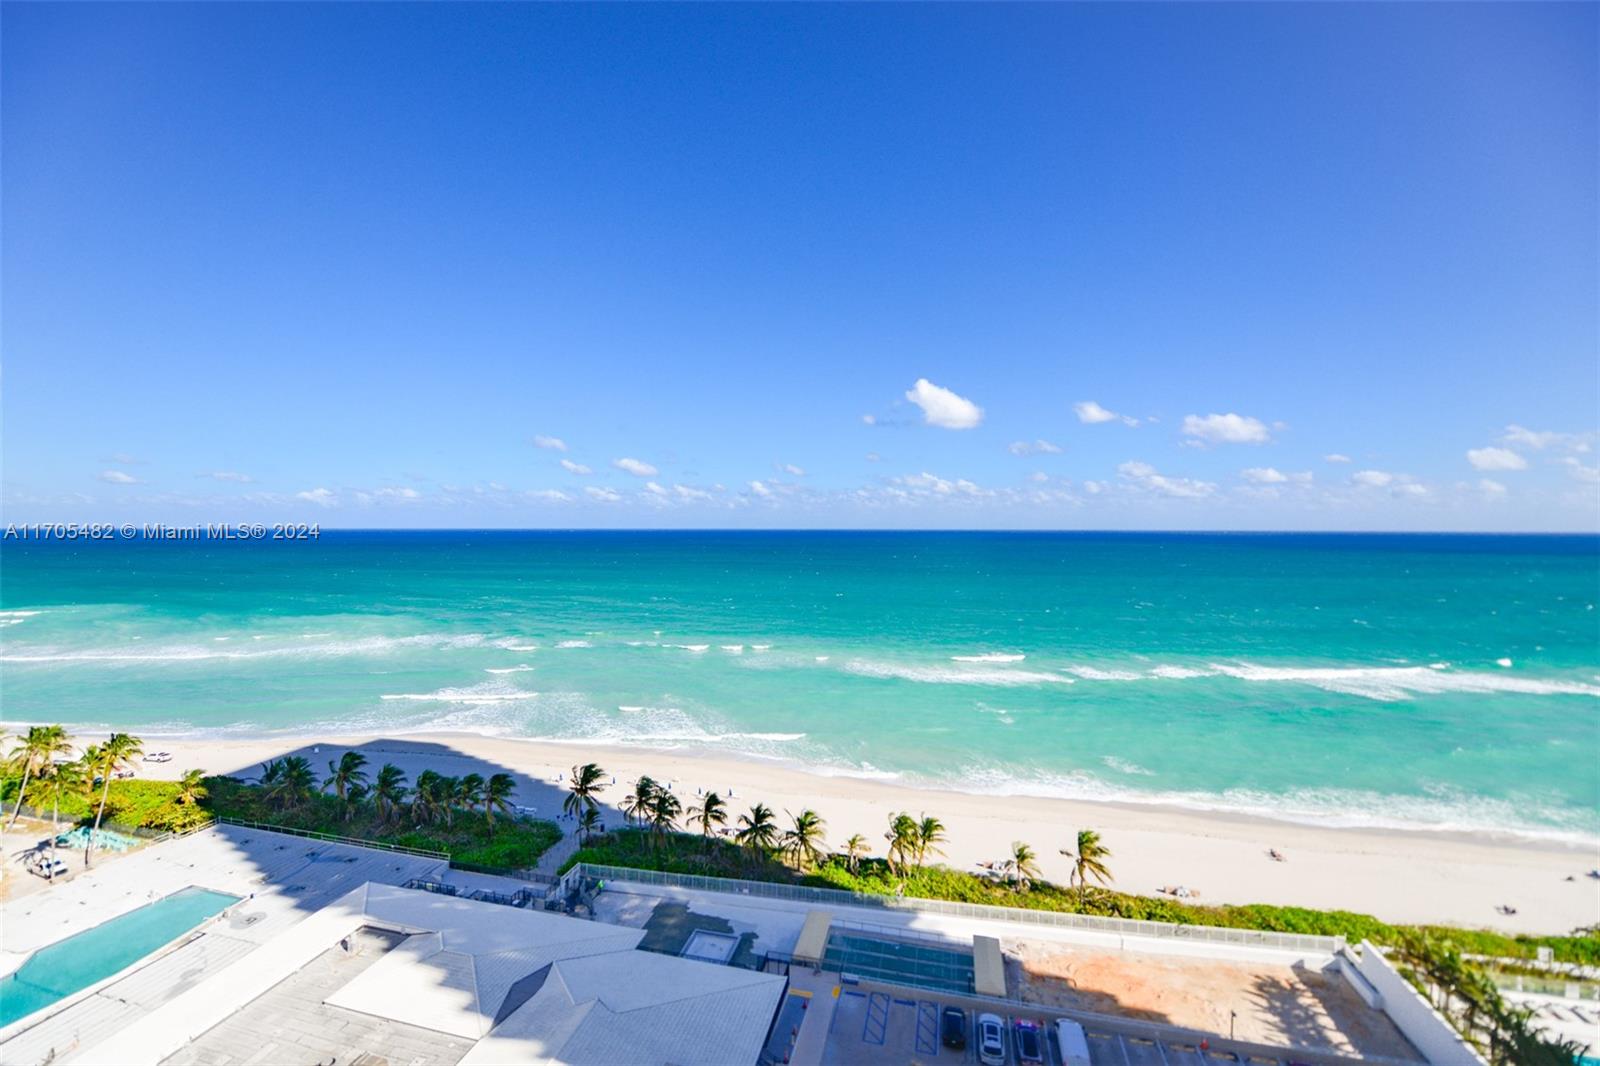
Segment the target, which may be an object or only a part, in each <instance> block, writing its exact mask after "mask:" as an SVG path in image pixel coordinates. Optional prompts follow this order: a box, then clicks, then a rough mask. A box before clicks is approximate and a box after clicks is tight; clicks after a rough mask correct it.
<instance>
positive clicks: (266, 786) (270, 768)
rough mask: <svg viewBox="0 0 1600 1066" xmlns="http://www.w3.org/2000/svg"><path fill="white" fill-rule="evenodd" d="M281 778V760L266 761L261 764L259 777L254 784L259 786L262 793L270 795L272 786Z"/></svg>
mask: <svg viewBox="0 0 1600 1066" xmlns="http://www.w3.org/2000/svg"><path fill="white" fill-rule="evenodd" d="M282 776H283V760H282V759H268V760H267V761H266V762H264V763H262V764H261V777H260V779H258V780H257V781H256V784H258V785H260V786H261V788H262V790H263V791H264V792H269V793H270V792H271V791H272V786H273V785H276V784H277V783H278V779H279V778H280V777H282Z"/></svg>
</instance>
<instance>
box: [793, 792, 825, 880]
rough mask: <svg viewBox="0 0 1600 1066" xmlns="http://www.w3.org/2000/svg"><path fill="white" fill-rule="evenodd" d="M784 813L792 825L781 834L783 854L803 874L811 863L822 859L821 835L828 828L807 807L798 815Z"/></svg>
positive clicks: (818, 815) (820, 817) (817, 815)
mask: <svg viewBox="0 0 1600 1066" xmlns="http://www.w3.org/2000/svg"><path fill="white" fill-rule="evenodd" d="M784 813H785V814H788V815H789V819H790V821H792V822H793V823H794V825H793V826H792V827H791V828H790V829H789V830H788V831H787V832H786V833H784V834H783V850H784V854H786V855H788V856H789V858H790V860H791V861H793V862H794V864H795V867H796V868H797V869H799V871H800V872H801V873H805V872H806V869H807V868H808V867H810V865H811V864H812V863H813V862H816V861H817V860H818V859H820V858H822V834H823V831H824V830H826V829H827V828H828V823H827V822H825V821H823V820H822V816H821V815H820V814H818V813H817V812H816V811H814V810H811V809H810V808H809V807H808V808H806V809H805V810H803V811H801V812H800V813H799V814H790V813H789V812H788V811H785V812H784Z"/></svg>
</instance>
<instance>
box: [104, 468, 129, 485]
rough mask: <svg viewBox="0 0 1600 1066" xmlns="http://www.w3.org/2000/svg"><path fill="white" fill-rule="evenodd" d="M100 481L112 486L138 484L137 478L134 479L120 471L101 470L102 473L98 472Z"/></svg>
mask: <svg viewBox="0 0 1600 1066" xmlns="http://www.w3.org/2000/svg"><path fill="white" fill-rule="evenodd" d="M100 480H101V481H105V482H109V483H110V484H112V485H137V484H139V479H138V478H136V477H134V476H133V475H131V474H124V473H123V472H122V471H120V470H102V471H100Z"/></svg>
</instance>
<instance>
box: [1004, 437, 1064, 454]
mask: <svg viewBox="0 0 1600 1066" xmlns="http://www.w3.org/2000/svg"><path fill="white" fill-rule="evenodd" d="M1006 451H1008V452H1010V453H1011V454H1012V455H1060V454H1061V446H1060V445H1058V444H1051V443H1050V442H1049V441H1047V440H1036V441H1034V442H1033V443H1031V444H1030V443H1028V442H1027V441H1025V440H1015V441H1012V442H1011V443H1010V445H1008V446H1007V447H1006Z"/></svg>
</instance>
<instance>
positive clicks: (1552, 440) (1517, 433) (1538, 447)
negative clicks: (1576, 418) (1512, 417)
mask: <svg viewBox="0 0 1600 1066" xmlns="http://www.w3.org/2000/svg"><path fill="white" fill-rule="evenodd" d="M1594 438H1595V435H1594V434H1593V433H1555V432H1551V431H1549V430H1534V429H1526V428H1524V427H1522V426H1519V425H1516V424H1512V425H1509V426H1507V427H1506V431H1505V434H1504V435H1503V436H1502V437H1501V438H1500V439H1501V440H1502V441H1504V442H1505V443H1506V444H1516V445H1520V446H1522V447H1524V448H1532V449H1533V450H1534V451H1543V450H1544V449H1546V448H1565V449H1567V450H1568V451H1573V452H1578V453H1579V454H1582V453H1584V452H1587V451H1589V450H1590V449H1591V448H1593V446H1594Z"/></svg>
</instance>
